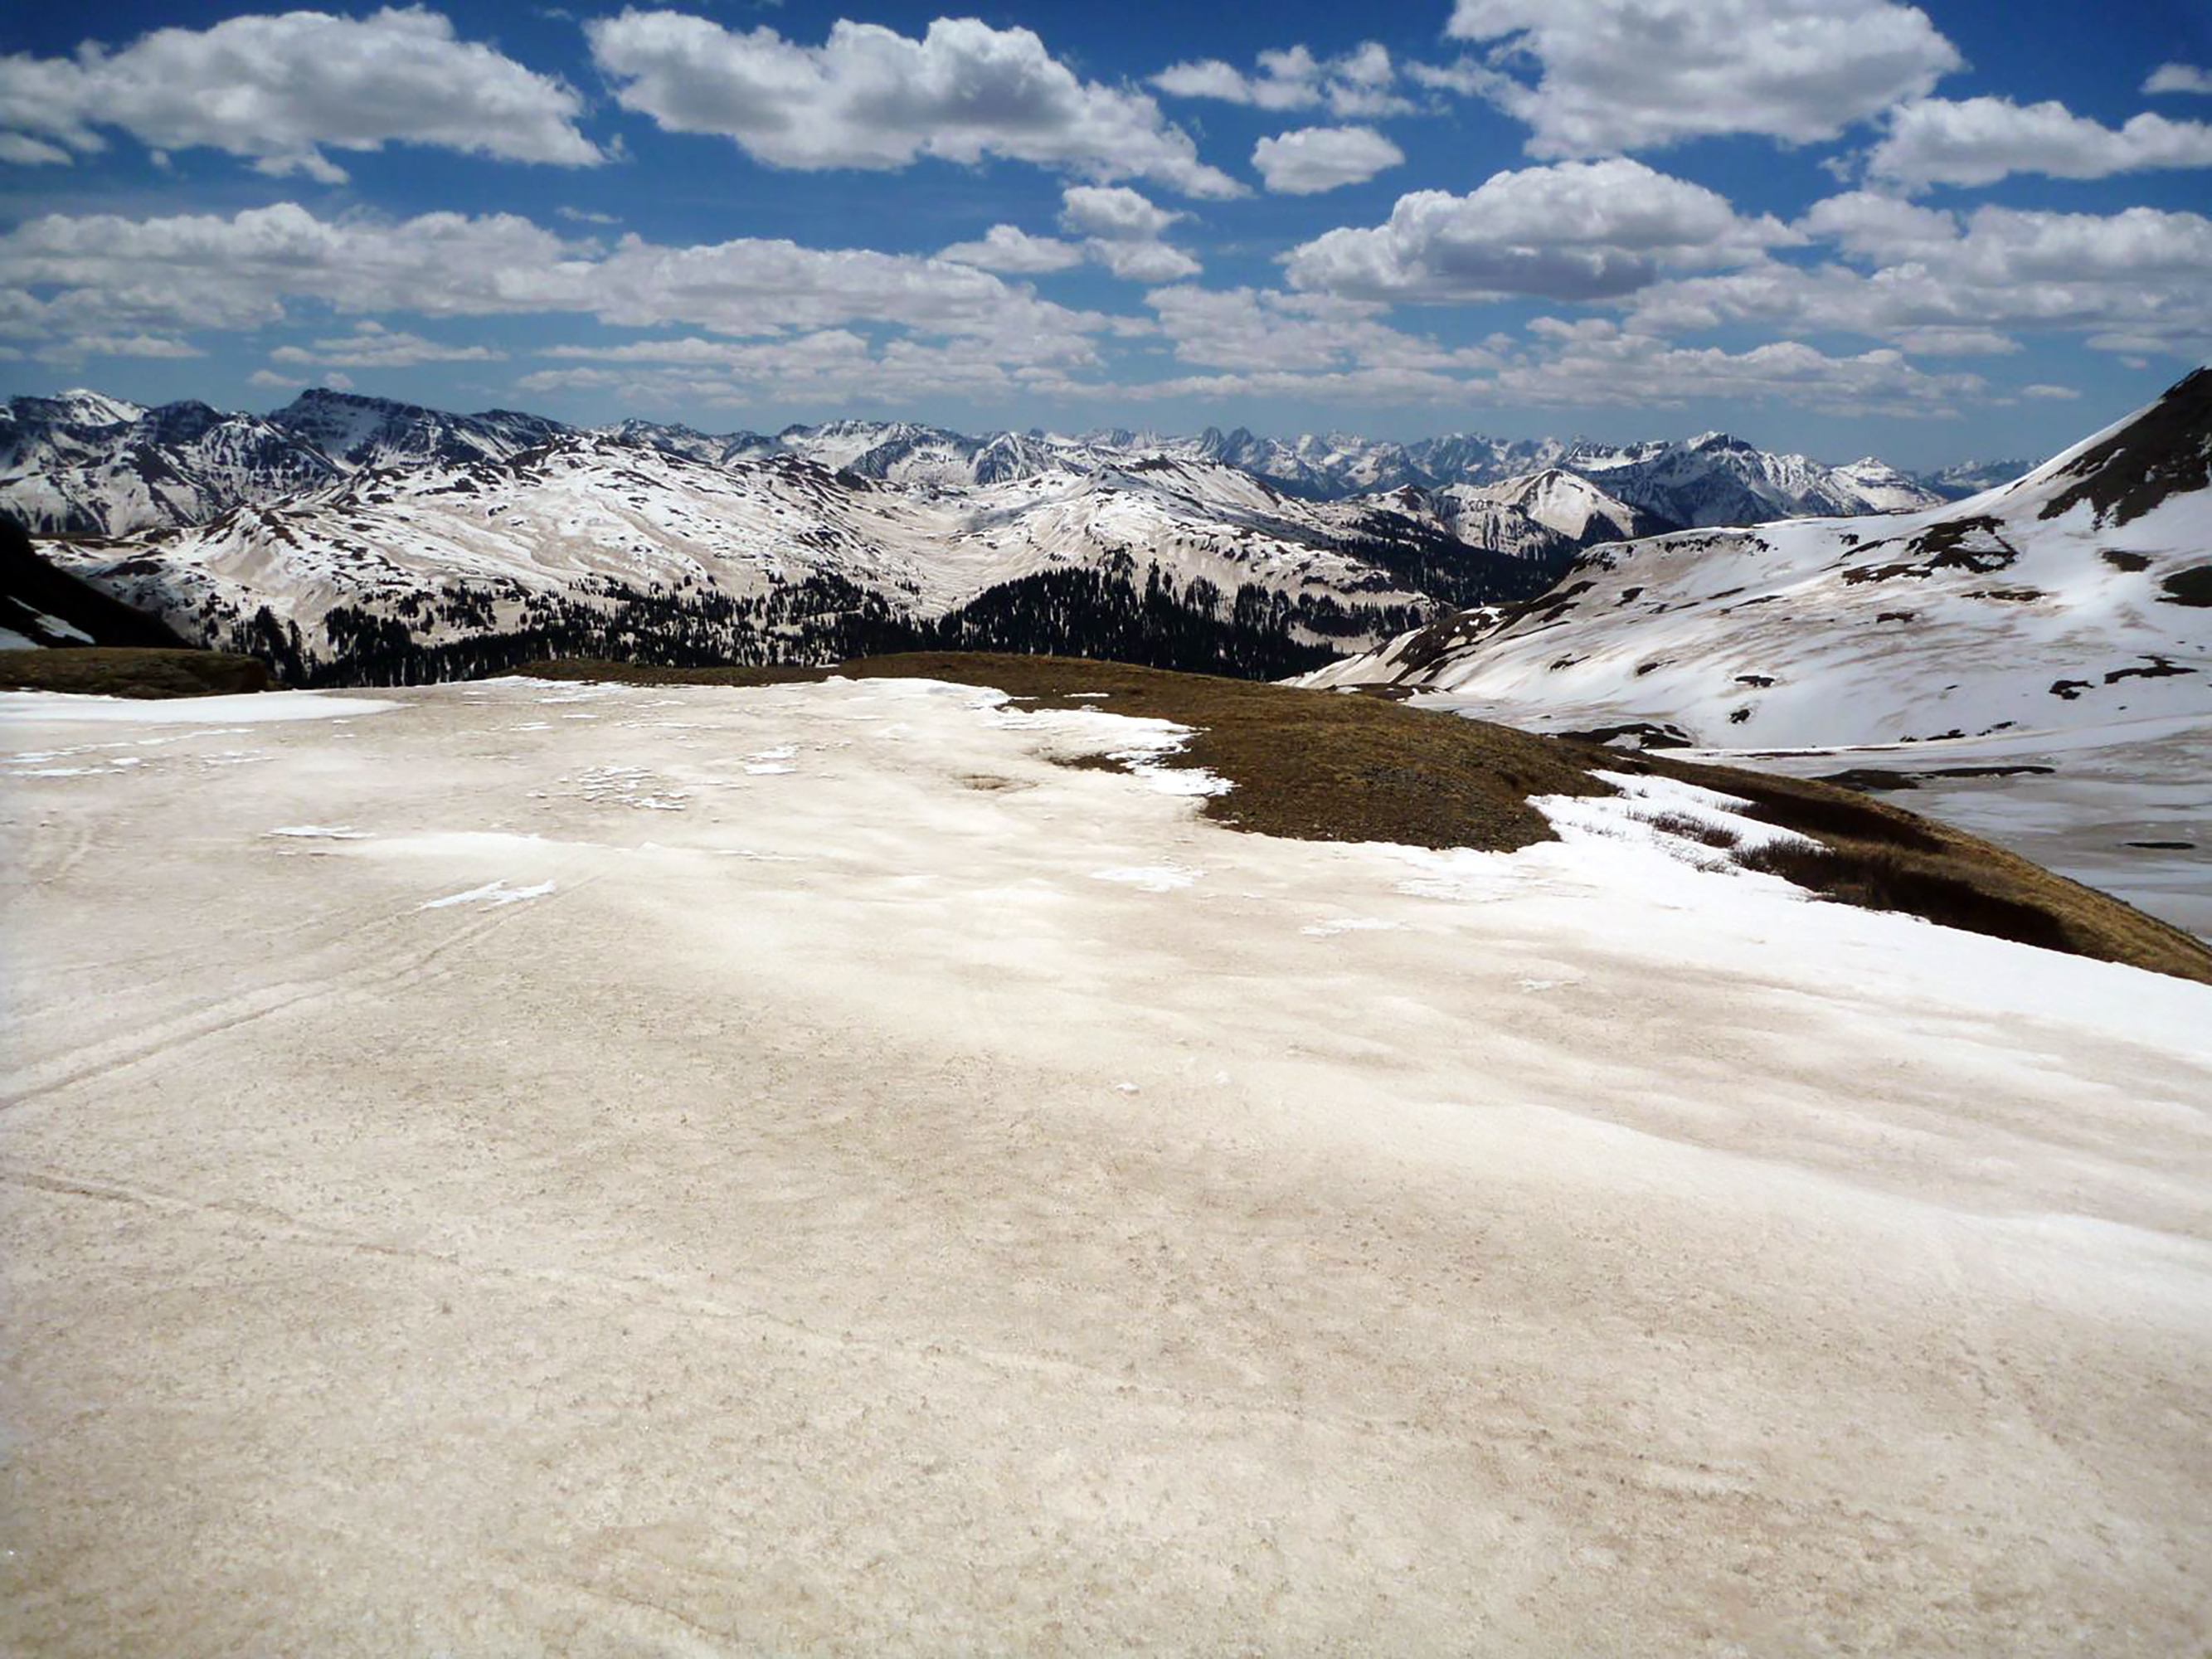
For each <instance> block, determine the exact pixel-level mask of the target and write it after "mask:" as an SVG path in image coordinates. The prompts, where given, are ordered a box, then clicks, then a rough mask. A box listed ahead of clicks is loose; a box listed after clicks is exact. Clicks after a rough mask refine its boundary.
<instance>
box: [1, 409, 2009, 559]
mask: <svg viewBox="0 0 2212 1659" xmlns="http://www.w3.org/2000/svg"><path fill="white" fill-rule="evenodd" d="M577 430H578V428H572V427H569V426H566V425H564V424H562V422H557V421H553V420H549V419H547V418H545V417H544V416H537V415H529V414H524V413H520V412H518V411H515V410H485V411H483V412H481V413H478V414H473V415H459V414H453V413H449V412H447V411H445V410H434V409H426V408H423V407H421V406H419V405H416V404H403V403H395V402H392V401H391V400H388V399H385V398H367V397H362V396H359V395H357V394H353V393H348V392H332V391H329V390H326V389H321V388H318V389H315V390H312V391H308V392H302V393H301V395H300V396H299V397H298V398H295V399H294V401H293V402H291V403H290V404H287V405H286V406H285V407H283V408H282V409H279V410H274V411H272V412H271V413H270V414H269V415H266V416H256V415H246V414H228V413H224V412H222V411H219V410H215V409H212V408H210V406H208V405H207V404H200V403H191V402H186V403H180V404H167V405H164V406H162V407H161V408H159V409H148V408H146V407H144V406H143V405H140V404H132V403H129V402H126V401H125V400H123V399H120V398H109V397H106V396H104V395H103V394H101V393H99V392H82V391H79V392H63V393H61V394H59V395H58V396H56V397H52V398H28V397H24V398H14V399H12V400H10V401H9V403H8V404H7V405H6V406H5V407H4V408H0V512H5V513H8V514H9V516H11V517H13V518H15V519H16V520H18V521H19V522H21V523H22V524H24V525H26V526H27V527H28V528H30V529H32V530H33V531H39V532H50V533H58V534H67V535H123V534H127V533H129V532H133V531H137V530H145V529H153V528H157V527H162V526H179V525H186V524H197V523H204V522H205V521H206V520H209V519H210V518H213V517H214V516H215V515H216V513H221V512H222V511H224V510H225V509H227V508H228V507H236V506H241V505H246V504H249V503H257V502H261V501H273V500H275V499H276V498H278V497H279V496H282V495H288V494H289V493H290V492H291V491H293V490H295V489H300V488H301V487H303V486H306V485H311V484H314V483H321V482H324V481H325V480H326V479H328V478H330V477H335V476H337V475H339V474H342V473H345V472H349V471H356V470H358V469H360V468H362V467H394V466H410V465H420V464H422V463H423V462H426V461H446V462H461V461H468V460H503V459H507V457H509V456H512V455H514V454H516V453H520V451H522V450H524V449H527V448H531V447H535V446H537V445H539V444H543V443H545V442H547V441H550V440H552V439H554V438H556V437H561V436H566V435H571V434H573V433H574V432H576V431H577ZM598 431H599V435H603V436H606V437H609V438H612V439H614V440H616V441H619V442H623V443H630V444H637V445H641V446H644V447H651V448H655V449H659V450H662V451H664V452H666V453H671V454H676V455H681V456H683V457H684V458H686V459H691V460H696V461H703V462H708V463H710V464H713V465H723V464H726V463H728V462H731V461H737V460H757V459H762V458H763V457H766V456H769V455H773V454H779V453H781V454H792V455H797V456H799V457H800V458H802V459H806V460H810V461H813V462H816V463H817V464H818V465H823V466H826V467H829V468H830V469H831V470H833V471H836V470H843V471H850V472H854V473H856V474H858V475H859V476H860V477H866V478H872V479H875V480H878V481H880V482H884V483H900V484H908V485H913V486H916V487H920V488H926V489H965V488H970V487H974V486H977V485H988V484H996V483H1008V482H1011V481H1012V480H1014V479H1017V478H1023V477H1035V476H1036V475H1038V474H1040V473H1043V472H1048V471H1094V470H1097V468H1099V467H1102V466H1109V465H1127V464H1129V463H1132V462H1134V461H1139V460H1142V459H1146V458H1147V457H1150V456H1168V457H1172V458H1176V459H1186V460H1200V461H1209V462H1214V463H1218V464H1219V465H1224V466H1229V467H1233V468H1236V469H1237V471H1243V472H1248V473H1250V474H1251V475H1252V476H1254V477H1259V478H1263V479H1265V480H1267V482H1268V483H1270V484H1272V485H1273V487H1274V488H1275V489H1278V490H1279V491H1281V492H1282V493H1283V494H1285V495H1299V496H1304V497H1306V498H1308V499H1310V500H1315V501H1337V500H1342V499H1346V498H1348V497H1352V496H1357V495H1379V494H1385V493H1389V492H1391V491H1395V490H1397V489H1403V488H1406V487H1407V486H1412V487H1414V488H1417V489H1441V488H1445V487H1449V486H1452V485H1458V484H1472V485H1486V484H1494V483H1503V482H1505V481H1507V480H1510V479H1515V478H1521V477H1528V476H1530V475H1533V474H1537V473H1541V472H1545V471H1553V470H1557V471H1561V472H1565V473H1569V474H1572V475H1576V476H1578V477H1585V478H1588V479H1589V480H1590V481H1591V482H1593V483H1596V484H1597V485H1598V486H1599V487H1600V488H1601V489H1603V490H1605V491H1606V492H1607V494H1609V495H1613V496H1615V497H1617V498H1618V499H1620V500H1621V501H1626V502H1628V503H1629V504H1631V505H1632V506H1634V507H1640V508H1642V509H1644V512H1645V513H1649V514H1650V515H1651V516H1652V517H1654V518H1656V519H1658V520H1664V521H1666V522H1667V523H1668V524H1672V525H1688V526H1700V525H1711V524H1731V523H1753V522H1759V521H1763V520H1768V519H1772V518H1777V517H1785V518H1786V517H1800V516H1803V515H1806V514H1808V513H1865V512H1901V511H1909V510H1913V509H1917V508H1922V507H1933V506H1936V505H1937V504H1939V503H1940V502H1941V501H1944V500H1946V499H1948V498H1950V497H1951V496H1954V495H1960V494H1965V493H1970V492H1969V491H1968V490H1967V489H1966V488H1965V487H1964V486H1965V484H1966V483H1970V482H1972V479H1974V478H1976V477H1979V476H1980V471H1979V470H1977V469H1972V468H1967V469H1960V468H1954V469H1952V470H1951V471H1950V472H1949V473H1948V474H1943V475H1936V476H1934V477H1925V478H1923V477H1913V476H1911V475H1909V474H1905V473H1903V472H1899V471H1897V470H1896V469H1894V468H1892V467H1890V466H1888V465H1886V464H1884V463H1882V462H1881V461H1877V460H1875V459H1871V458H1869V459H1863V460H1859V461H1853V462H1850V463H1848V464H1846V465H1842V466H1827V465H1822V464H1821V463H1819V462H1816V461H1813V460H1809V459H1807V458H1805V457H1804V456H1802V455H1786V454H1773V453H1769V452H1767V451H1764V450H1760V449H1758V448H1756V447H1753V446H1751V445H1749V444H1747V443H1745V442H1743V441H1741V440H1740V439H1736V438H1731V437H1729V436H1728V435H1725V434H1718V433H1708V434H1705V435H1700V436H1699V437H1695V438H1691V439H1687V440H1680V441H1675V440H1667V441H1653V442H1650V443H1643V444H1635V445H1630V446H1626V447H1607V446H1602V445H1596V444H1591V443H1586V442H1583V441H1573V442H1563V441H1559V440H1557V439H1548V438H1547V439H1539V440H1534V441H1506V440H1502V439H1494V438H1487V437H1482V436H1480V435H1468V434H1457V435H1451V436H1448V437H1440V438H1428V439H1423V440H1420V441H1418V442H1414V443H1406V444H1401V443H1395V442H1391V441H1381V440H1372V439H1365V438H1359V437H1355V436H1351V435H1344V434H1332V435H1326V436H1314V435H1307V436H1304V437H1300V438H1296V439H1291V440H1282V439H1274V438H1261V437H1257V436H1255V435H1253V434H1252V433H1250V432H1249V431H1246V430H1244V429H1243V428H1237V430H1235V431H1233V432H1229V433H1223V432H1221V431H1219V430H1218V429H1215V428H1207V429H1206V431H1204V432H1201V433H1200V434H1198V435H1195V436H1174V435H1161V434H1158V433H1149V432H1131V431H1124V430H1113V431H1100V432H1093V433H1089V434H1085V435H1081V436H1075V437H1068V436H1060V435H1053V434H1048V433H1043V432H1036V431H1032V432H1026V433H1017V432H998V433H992V434H989V435H985V436H982V437H971V436H969V435H963V434H961V433H957V432H951V431H947V430H945V429H944V428H939V427H931V426H923V425H917V424H915V423H914V422H884V421H854V420H845V421H832V422H827V423H825V424H823V425H818V426H793V427H788V428H785V429H784V430H783V431H781V432H779V433H775V434H773V435H770V434H764V433H757V432H730V433H720V434H715V433H705V432H700V431H697V430H696V429H694V428H690V427H684V426H672V425H665V424H661V423H659V422H651V421H643V420H626V421H623V422H618V423H617V424H615V425H613V426H610V427H606V428H599V429H598ZM2017 470H2018V469H2015V471H2017ZM2006 476H2007V477H2011V476H2013V474H2012V473H2008V474H2007V475H2006Z"/></svg>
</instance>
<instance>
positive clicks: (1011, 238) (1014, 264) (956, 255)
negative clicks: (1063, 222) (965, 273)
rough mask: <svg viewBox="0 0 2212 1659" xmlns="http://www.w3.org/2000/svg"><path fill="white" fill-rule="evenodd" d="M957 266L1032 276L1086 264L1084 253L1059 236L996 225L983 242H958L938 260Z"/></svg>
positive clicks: (1012, 226) (985, 235)
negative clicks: (1040, 234) (972, 266)
mask: <svg viewBox="0 0 2212 1659" xmlns="http://www.w3.org/2000/svg"><path fill="white" fill-rule="evenodd" d="M937 257H938V258H940V259H950V260H951V261H952V262H953V264H961V265H975V266H979V267H981V269H982V270H1004V271H1012V272H1015V273H1018V274H1024V275H1033V274H1036V273H1037V272H1041V271H1047V270H1067V269H1068V268H1069V267H1070V266H1072V265H1079V264H1082V263H1083V249H1082V247H1081V246H1079V244H1077V243H1074V242H1063V241H1061V240H1060V239H1059V238H1058V237H1056V236H1032V235H1030V233H1029V232H1027V231H1025V230H1024V229H1022V228H1020V227H1019V226H1018V225H993V226H992V227H991V228H990V229H988V230H987V231H985V232H984V233H983V235H982V239H981V240H979V241H974V242H955V243H954V244H953V245H952V246H951V247H948V248H945V250H943V251H942V252H939V254H938V256H937Z"/></svg>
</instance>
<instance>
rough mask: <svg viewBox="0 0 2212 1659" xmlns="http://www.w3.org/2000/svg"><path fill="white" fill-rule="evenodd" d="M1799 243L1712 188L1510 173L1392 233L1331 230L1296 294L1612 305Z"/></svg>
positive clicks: (1409, 217)
mask: <svg viewBox="0 0 2212 1659" xmlns="http://www.w3.org/2000/svg"><path fill="white" fill-rule="evenodd" d="M1794 240H1799V237H1798V235H1797V234H1796V233H1795V232H1792V231H1790V229H1788V228H1786V227H1784V226H1783V225H1781V224H1779V223H1778V222H1775V221H1774V220H1772V219H1771V218H1760V219H1756V220H1753V219H1746V218H1744V217H1742V216H1739V215H1738V214H1737V212H1736V211H1735V209H1734V208H1733V207H1731V206H1730V205H1729V203H1728V201H1727V200H1726V198H1724V197H1721V196H1719V195H1717V194H1716V193H1715V192H1713V191H1710V190H1707V189H1705V187H1704V186H1703V185H1693V184H1690V183H1688V182H1687V181H1686V180H1684V179H1675V178H1672V177H1669V176H1668V174H1666V173H1655V172H1654V171H1653V170H1652V169H1650V167H1645V166H1644V164H1643V163H1642V162H1640V161H1628V160H1626V159H1623V158H1619V157H1616V158H1613V159H1612V160H1609V161H1561V162H1558V163H1555V164H1554V165H1553V166H1550V167H1527V168H1523V169H1522V170H1521V171H1519V172H1513V173H1497V174H1494V175H1492V177H1491V178H1490V179H1488V180H1487V181H1486V183H1484V184H1483V185H1481V186H1480V188H1478V189H1476V190H1474V191H1471V192H1469V193H1468V195H1465V196H1453V195H1450V194H1449V193H1447V192H1445V191H1433V190H1431V191H1415V192H1413V194H1411V195H1407V196H1401V197H1399V198H1398V203H1397V205H1396V207H1395V208H1394V209H1393V210H1392V211H1391V214H1390V218H1389V222H1388V223H1387V224H1382V225H1377V226H1374V227H1372V228H1352V227H1345V228H1339V229H1336V230H1332V231H1328V232H1327V233H1326V234H1322V235H1321V236H1319V237H1316V239H1314V240H1312V241H1310V242H1307V243H1305V244H1304V246H1300V247H1297V248H1296V249H1294V250H1292V252H1291V253H1290V254H1289V255H1288V256H1287V258H1286V262H1285V263H1286V264H1287V266H1288V269H1289V272H1290V278H1291V283H1292V284H1293V285H1294V286H1296V287H1298V288H1304V289H1319V290H1322V291H1325V292H1328V293H1332V294H1342V295H1353V296H1356V297H1363V298H1368V299H1397V300H1420V301H1446V300H1473V299H1483V298H1488V297H1492V296H1495V295H1506V294H1523V295H1543V296H1547V297H1551V298H1555V299H1562V300H1602V299H1608V298H1614V297H1618V296H1620V295H1626V294H1629V293H1632V292H1633V291H1634V290H1636V289H1639V288H1643V287H1644V286H1646V285H1648V284H1650V283H1653V282H1656V280H1658V278H1659V276H1660V275H1661V274H1662V272H1663V271H1665V270H1700V269H1703V270H1711V269H1713V268H1715V267H1718V266H1725V265H1731V264H1746V263H1748V262H1750V261H1752V260H1754V259H1756V258H1759V257H1760V255H1761V253H1762V252H1763V251H1764V250H1765V249H1766V248H1768V247H1771V246H1778V245H1782V244H1786V243H1789V242H1791V241H1794Z"/></svg>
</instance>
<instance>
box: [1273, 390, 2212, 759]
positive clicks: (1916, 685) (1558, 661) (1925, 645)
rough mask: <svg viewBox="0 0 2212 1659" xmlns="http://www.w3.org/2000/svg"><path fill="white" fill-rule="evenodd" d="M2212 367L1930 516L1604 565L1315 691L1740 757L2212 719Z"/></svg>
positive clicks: (1633, 550)
mask: <svg viewBox="0 0 2212 1659" xmlns="http://www.w3.org/2000/svg"><path fill="white" fill-rule="evenodd" d="M2209 475H2212V369H2199V370H2198V371H2197V373H2195V374H2191V375H2190V376H2189V377H2188V378H2187V379H2185V380H2182V381H2181V382H2180V383H2179V384H2178V385H2176V386H2173V387H2172V389H2171V390H2170V391H2169V392H2166V395H2165V396H2164V397H2163V398H2160V399H2159V400H2158V401H2157V402H2156V403H2154V404H2150V405H2148V407H2146V408H2144V409H2142V410H2138V411H2137V412H2136V413H2135V414H2133V415H2131V416H2129V417H2128V418H2127V419H2125V420H2124V421H2121V422H2118V423H2117V424H2115V425H2113V426H2112V427H2110V428H2106V430H2104V431H2102V432H2100V433H2097V434H2095V435H2093V436H2091V437H2089V438H2087V439H2085V440H2084V441H2082V442H2081V443H2080V444H2077V445H2076V446H2075V447H2073V448H2072V449H2069V450H2068V451H2066V452H2065V453H2063V454H2061V455H2059V456H2057V457H2056V458H2055V459H2051V460H2050V461H2048V462H2046V463H2045V464H2044V465H2041V466H2039V467H2037V468H2035V469H2034V470H2033V471H2030V472H2029V473H2027V475H2026V476H2025V477H2021V478H2019V479H2017V480H2015V481H2014V482H2012V483H2007V484H2004V485H2002V486H2001V487H1999V488H1997V489H1990V490H1988V491H1985V492H1984V493H1983V494H1981V495H1975V496H1972V497H1971V498H1969V499H1967V500H1965V501H1959V502H1956V503H1954V504H1951V505H1947V506H1945V507H1939V508H1936V509H1933V510H1924V511H1921V512H1917V513H1905V514H1901V515H1892V516H1887V517H1865V516H1861V517H1850V518H1832V519H1808V520H1795V521H1790V522H1784V523H1774V524H1766V525H1762V526H1758V527H1757V528H1754V529H1709V530H1696V531H1687V532H1677V533H1674V534H1668V535H1662V536H1658V537H1654V538H1648V539H1643V540H1636V541H1624V542H1619V543H1615V544H1610V545H1606V546H1601V547H1599V548H1596V549H1595V550H1592V551H1590V552H1589V553H1587V554H1585V555H1584V556H1583V557H1582V558H1581V559H1580V561H1579V562H1577V563H1576V564H1575V566H1574V567H1573V568H1571V570H1569V571H1568V572H1567V573H1566V574H1565V576H1564V577H1563V578H1562V579H1561V580H1560V582H1559V585H1558V586H1555V587H1554V588H1553V589H1552V590H1551V591H1550V592H1547V593H1546V594H1544V595H1543V596H1542V597H1541V599H1537V600H1536V601H1534V602H1533V603H1531V604H1528V605H1510V606H1505V607H1487V608H1481V609H1477V610H1471V611H1466V612H1463V613H1462V614H1461V615H1460V616H1457V617H1451V618H1448V619H1445V620H1443V621H1441V622H1438V623H1434V624H1432V625H1431V626H1429V627H1427V628H1425V629H1419V630H1417V631H1414V632H1411V633H1409V634H1407V635H1405V636H1403V637H1401V638H1400V639H1396V640H1394V641H1391V642H1390V643H1389V645H1387V646H1385V647H1383V648H1382V649H1380V650H1378V651H1376V652H1374V653H1370V654H1368V655H1366V656H1363V657H1359V658H1355V659H1349V660H1346V661H1344V662H1340V663H1337V664H1334V665H1330V666H1329V667H1328V668H1326V669H1324V670H1322V671H1321V672H1319V673H1318V674H1316V675H1314V676H1313V677H1312V678H1311V680H1310V683H1311V684H1322V685H1334V686H1354V685H1389V686H1394V687H1397V688H1401V689H1402V690H1407V691H1414V692H1425V693H1432V694H1437V695H1438V696H1442V697H1446V698H1449V699H1450V700H1453V701H1455V702H1460V703H1461V704H1462V705H1463V706H1466V707H1468V708H1469V710H1470V712H1473V711H1474V710H1476V709H1480V710H1482V711H1485V712H1488V713H1492V714H1495V715H1497V716H1498V718H1501V719H1505V720H1510V721H1514V722H1516V723H1527V724H1531V725H1536V726H1548V727H1551V728H1553V729H1559V728H1563V727H1577V728H1584V729H1590V728H1604V727H1608V726H1637V725H1644V726H1665V727H1671V728H1674V731H1675V732H1677V733H1679V734H1680V737H1681V738H1684V739H1685V740H1689V741H1695V742H1698V743H1701V744H1723V743H1724V744H1729V745H1731V746H1734V747H1739V748H1750V747H1779V746H1784V745H1788V746H1796V747H1802V746H1808V745H1838V744H1894V743H1898V742H1900V741H1924V740H1928V739H1931V738H1959V737H1961V736H1966V737H1975V736H1979V735H1983V734H1986V733H1989V732H2003V731H2008V730H2015V729H2018V730H2035V729H2042V728H2048V727H2051V726H2061V725H2063V726H2089V725H2110V724H2111V723H2112V722H2114V721H2116V720H2135V721H2140V720H2144V719H2146V718H2152V717H2160V716H2166V715H2191V716H2194V717H2197V718H2202V717H2203V716H2204V715H2206V714H2212V488H2208V477H2209Z"/></svg>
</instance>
